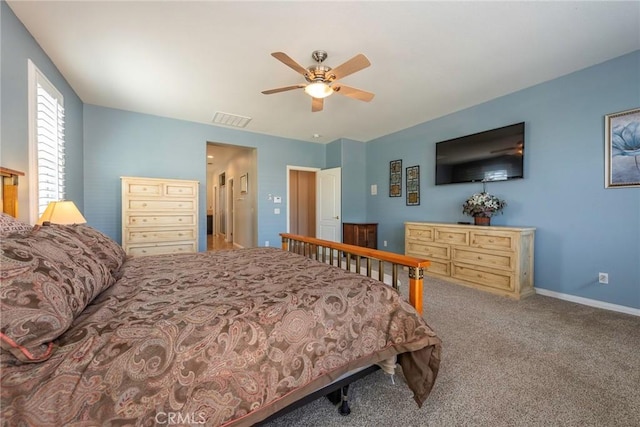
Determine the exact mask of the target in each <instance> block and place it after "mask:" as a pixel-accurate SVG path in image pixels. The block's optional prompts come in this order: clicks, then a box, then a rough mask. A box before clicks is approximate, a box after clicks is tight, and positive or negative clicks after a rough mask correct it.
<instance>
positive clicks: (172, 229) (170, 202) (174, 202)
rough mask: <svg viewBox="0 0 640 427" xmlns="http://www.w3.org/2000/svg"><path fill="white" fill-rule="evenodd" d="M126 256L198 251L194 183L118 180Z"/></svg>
mask: <svg viewBox="0 0 640 427" xmlns="http://www.w3.org/2000/svg"><path fill="white" fill-rule="evenodd" d="M122 246H123V248H124V250H125V251H126V253H127V255H133V256H141V255H158V254H173V253H186V252H197V251H198V181H191V180H178V179H158V178H139V177H128V176H125V177H122Z"/></svg>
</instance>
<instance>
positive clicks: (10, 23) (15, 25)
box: [0, 1, 84, 221]
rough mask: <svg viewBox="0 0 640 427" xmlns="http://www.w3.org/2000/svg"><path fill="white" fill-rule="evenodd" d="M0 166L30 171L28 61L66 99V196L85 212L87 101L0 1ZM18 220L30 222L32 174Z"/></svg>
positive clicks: (24, 183) (24, 182) (25, 180)
mask: <svg viewBox="0 0 640 427" xmlns="http://www.w3.org/2000/svg"><path fill="white" fill-rule="evenodd" d="M0 52H1V54H2V57H1V61H0V92H1V93H2V100H1V104H0V120H1V123H2V126H0V165H2V166H4V167H8V168H10V169H16V170H20V171H23V172H28V170H29V127H28V126H29V123H28V116H27V109H28V107H27V106H28V103H27V102H28V97H27V92H28V90H27V59H31V61H32V62H33V63H34V64H35V66H36V67H38V69H39V70H40V71H41V72H42V73H43V74H44V75H45V76H46V77H47V79H49V81H50V82H51V83H52V84H53V85H54V86H55V87H56V89H58V91H59V92H60V93H61V94H62V96H63V97H64V107H65V138H66V147H67V159H66V173H67V188H66V190H67V196H66V198H67V199H68V200H73V201H74V202H75V203H76V205H77V206H78V208H79V209H80V210H81V211H83V207H84V179H83V163H82V150H83V147H82V121H83V117H82V101H81V100H80V98H79V97H78V96H77V95H76V93H75V92H74V91H73V89H72V88H71V86H69V84H68V83H67V81H66V80H65V78H64V77H63V76H62V74H60V72H59V71H58V69H57V68H56V66H55V65H54V64H53V62H51V60H50V59H49V57H48V56H47V55H46V54H45V53H44V52H43V50H42V49H41V48H40V46H39V45H38V43H37V42H36V41H35V39H34V38H33V37H32V36H31V34H30V33H29V32H28V31H27V30H26V29H25V27H24V26H23V25H22V23H21V22H20V21H19V20H18V18H17V17H16V16H15V14H14V13H13V11H12V10H11V9H10V8H9V6H7V3H5V2H4V1H2V2H0ZM19 184H20V186H19V196H18V197H19V202H20V209H19V217H20V219H22V220H24V221H29V209H28V206H29V203H28V198H29V175H28V174H27V175H26V176H23V177H21V178H20V180H19Z"/></svg>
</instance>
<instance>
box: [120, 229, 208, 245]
mask: <svg viewBox="0 0 640 427" xmlns="http://www.w3.org/2000/svg"><path fill="white" fill-rule="evenodd" d="M196 234H197V233H196V229H195V228H185V229H181V230H149V231H143V230H131V229H127V231H126V237H127V242H129V243H151V242H174V241H178V240H195V239H196V237H197V236H196Z"/></svg>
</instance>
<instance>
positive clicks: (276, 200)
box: [273, 196, 282, 203]
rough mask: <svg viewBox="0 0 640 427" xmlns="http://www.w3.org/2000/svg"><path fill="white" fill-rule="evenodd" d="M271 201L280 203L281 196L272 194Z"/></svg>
mask: <svg viewBox="0 0 640 427" xmlns="http://www.w3.org/2000/svg"><path fill="white" fill-rule="evenodd" d="M273 203H282V197H280V196H274V197H273Z"/></svg>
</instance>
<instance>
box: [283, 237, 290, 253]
mask: <svg viewBox="0 0 640 427" xmlns="http://www.w3.org/2000/svg"><path fill="white" fill-rule="evenodd" d="M282 250H283V251H288V250H289V240H288V239H287V238H286V237H284V236H282Z"/></svg>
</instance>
